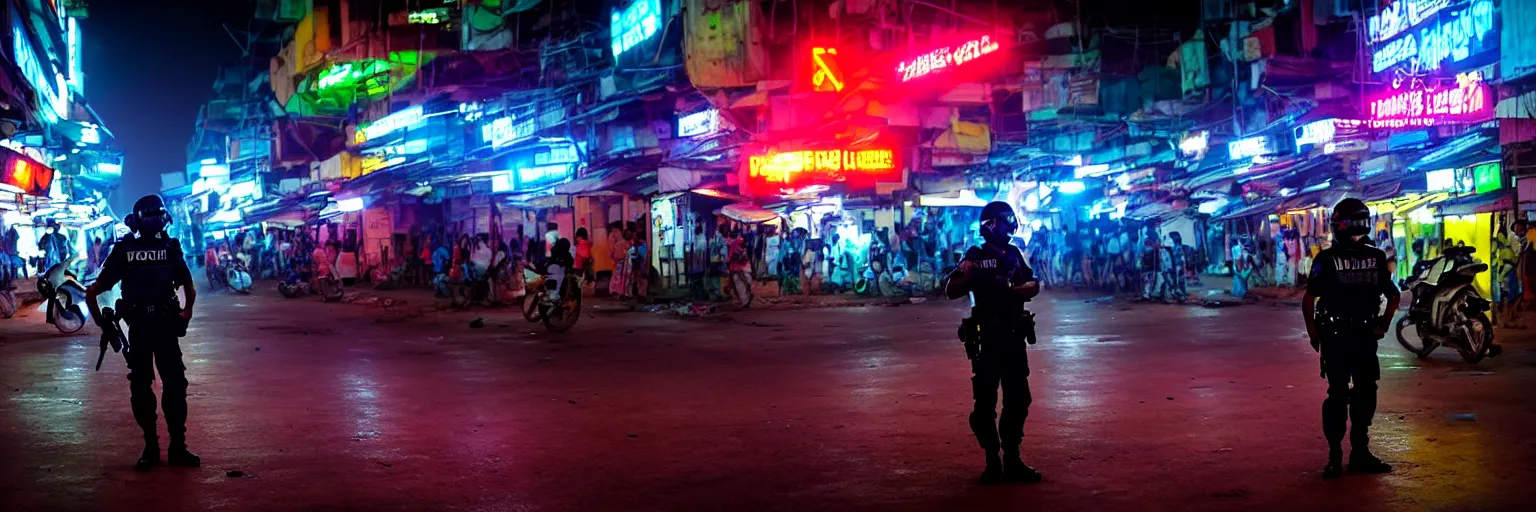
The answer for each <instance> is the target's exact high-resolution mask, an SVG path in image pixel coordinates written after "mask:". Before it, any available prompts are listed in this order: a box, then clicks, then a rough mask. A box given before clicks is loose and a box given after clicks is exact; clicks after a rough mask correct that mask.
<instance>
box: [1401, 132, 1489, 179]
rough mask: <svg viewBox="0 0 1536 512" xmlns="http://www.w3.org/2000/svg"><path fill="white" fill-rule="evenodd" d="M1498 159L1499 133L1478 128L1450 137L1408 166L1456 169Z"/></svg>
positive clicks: (1424, 168) (1425, 168)
mask: <svg viewBox="0 0 1536 512" xmlns="http://www.w3.org/2000/svg"><path fill="white" fill-rule="evenodd" d="M1498 159H1499V134H1498V131H1496V130H1478V131H1475V132H1470V133H1466V134H1463V135H1461V136H1459V137H1456V138H1454V139H1451V140H1450V141H1449V142H1446V143H1445V144H1443V145H1441V146H1440V147H1439V148H1436V149H1434V150H1432V151H1429V152H1427V153H1424V154H1423V155H1421V156H1420V157H1419V160H1418V161H1417V162H1414V163H1413V164H1412V165H1409V166H1408V169H1409V170H1411V171H1415V172H1426V171H1434V170H1439V169H1457V168H1461V167H1466V166H1469V165H1472V164H1477V163H1482V162H1488V161H1495V160H1498Z"/></svg>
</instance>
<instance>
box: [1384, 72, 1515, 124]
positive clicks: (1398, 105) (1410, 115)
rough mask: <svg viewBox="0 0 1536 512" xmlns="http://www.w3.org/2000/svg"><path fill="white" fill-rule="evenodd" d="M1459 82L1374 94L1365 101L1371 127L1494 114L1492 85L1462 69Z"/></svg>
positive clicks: (1475, 118)
mask: <svg viewBox="0 0 1536 512" xmlns="http://www.w3.org/2000/svg"><path fill="white" fill-rule="evenodd" d="M1456 82H1457V84H1456V85H1455V86H1454V87H1441V88H1438V89H1428V88H1425V87H1413V88H1408V89H1403V90H1399V91H1392V92H1389V93H1384V94H1380V95H1377V96H1374V97H1371V98H1370V99H1369V101H1367V102H1366V103H1367V107H1368V108H1367V109H1366V113H1367V114H1366V115H1367V116H1368V118H1369V119H1368V120H1367V121H1368V122H1369V123H1370V125H1371V127H1372V128H1403V127H1423V126H1433V125H1435V124H1440V123H1474V122H1480V121H1484V120H1487V119H1489V118H1491V117H1493V112H1494V101H1493V89H1492V88H1491V87H1489V86H1488V84H1485V83H1483V80H1482V76H1481V75H1480V74H1478V73H1463V74H1461V75H1458V76H1457V77H1456Z"/></svg>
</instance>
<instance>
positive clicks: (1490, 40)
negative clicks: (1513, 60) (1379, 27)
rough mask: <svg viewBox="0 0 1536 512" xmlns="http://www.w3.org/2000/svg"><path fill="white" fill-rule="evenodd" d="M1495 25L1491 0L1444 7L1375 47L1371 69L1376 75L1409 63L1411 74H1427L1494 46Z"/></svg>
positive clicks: (1497, 35) (1497, 42)
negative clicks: (1457, 6)
mask: <svg viewBox="0 0 1536 512" xmlns="http://www.w3.org/2000/svg"><path fill="white" fill-rule="evenodd" d="M1419 3H1430V2H1419ZM1410 21H1411V20H1410ZM1421 21H1424V20H1421ZM1496 23H1497V16H1496V14H1495V13H1494V8H1493V2H1492V1H1491V0H1474V1H1472V2H1471V3H1470V4H1468V5H1465V6H1462V7H1460V8H1454V9H1452V8H1445V9H1444V10H1443V11H1441V12H1440V13H1439V15H1438V16H1434V17H1433V19H1430V20H1428V21H1425V24H1424V26H1422V27H1419V28H1417V30H1413V29H1406V30H1402V33H1400V34H1398V35H1397V37H1396V38H1395V39H1390V40H1386V41H1385V42H1384V43H1382V44H1381V45H1379V46H1377V47H1376V48H1375V49H1374V51H1373V52H1372V54H1371V70H1372V71H1373V72H1376V73H1380V72H1382V71H1386V70H1387V69H1388V68H1391V67H1392V66H1394V65H1397V64H1402V63H1410V62H1411V63H1412V64H1413V67H1414V69H1413V71H1414V72H1418V73H1427V72H1433V71H1436V70H1439V69H1441V68H1442V67H1443V66H1446V65H1448V64H1453V63H1459V62H1462V61H1464V60H1467V58H1469V57H1471V56H1473V55H1477V54H1479V53H1482V52H1483V51H1484V50H1488V49H1493V48H1495V47H1497V46H1498V44H1499V34H1498V31H1497V30H1496V28H1497V26H1496Z"/></svg>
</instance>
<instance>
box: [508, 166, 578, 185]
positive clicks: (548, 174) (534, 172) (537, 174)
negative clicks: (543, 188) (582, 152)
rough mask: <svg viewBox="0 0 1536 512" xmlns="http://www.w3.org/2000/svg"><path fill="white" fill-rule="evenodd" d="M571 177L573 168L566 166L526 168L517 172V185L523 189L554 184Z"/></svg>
mask: <svg viewBox="0 0 1536 512" xmlns="http://www.w3.org/2000/svg"><path fill="white" fill-rule="evenodd" d="M570 176H571V166H569V165H564V164H559V165H540V166H536V167H524V168H521V169H518V170H517V183H518V185H519V186H520V187H522V188H528V187H530V186H534V185H546V184H550V183H554V182H557V181H561V180H564V179H565V178H568V177H570Z"/></svg>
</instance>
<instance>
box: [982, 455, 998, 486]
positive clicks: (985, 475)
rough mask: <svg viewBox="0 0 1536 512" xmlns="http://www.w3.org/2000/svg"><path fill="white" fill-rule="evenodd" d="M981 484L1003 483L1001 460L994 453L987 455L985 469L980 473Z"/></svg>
mask: <svg viewBox="0 0 1536 512" xmlns="http://www.w3.org/2000/svg"><path fill="white" fill-rule="evenodd" d="M980 480H981V484H982V485H992V484H998V483H1002V482H1003V459H1002V458H1001V457H998V456H997V454H996V453H988V454H987V469H985V470H982V472H981V479H980Z"/></svg>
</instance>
